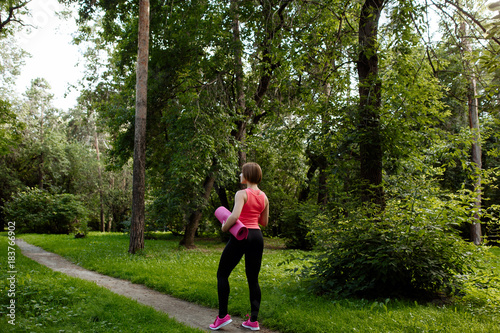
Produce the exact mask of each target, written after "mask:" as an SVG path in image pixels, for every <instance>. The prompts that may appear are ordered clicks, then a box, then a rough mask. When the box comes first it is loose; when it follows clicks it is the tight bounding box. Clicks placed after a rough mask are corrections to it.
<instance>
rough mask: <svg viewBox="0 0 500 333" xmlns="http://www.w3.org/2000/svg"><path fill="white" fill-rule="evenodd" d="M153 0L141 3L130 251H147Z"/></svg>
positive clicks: (141, 1)
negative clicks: (148, 122)
mask: <svg viewBox="0 0 500 333" xmlns="http://www.w3.org/2000/svg"><path fill="white" fill-rule="evenodd" d="M148 59H149V0H140V2H139V40H138V52H137V69H136V71H137V81H136V102H135V105H136V106H135V135H134V171H133V184H132V223H131V225H130V245H129V250H128V251H129V252H130V253H136V252H137V250H140V249H143V248H144V226H145V221H144V220H145V206H144V196H145V191H146V115H147V103H148V98H147V96H148V94H147V93H148Z"/></svg>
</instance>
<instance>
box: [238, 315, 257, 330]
mask: <svg viewBox="0 0 500 333" xmlns="http://www.w3.org/2000/svg"><path fill="white" fill-rule="evenodd" d="M247 317H250V316H249V315H247ZM241 326H243V327H245V328H249V329H251V330H252V331H258V330H260V327H259V322H258V321H250V318H248V319H247V320H246V321H244V322H243V324H241Z"/></svg>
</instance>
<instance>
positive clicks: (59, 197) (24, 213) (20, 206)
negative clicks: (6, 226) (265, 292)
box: [4, 188, 87, 234]
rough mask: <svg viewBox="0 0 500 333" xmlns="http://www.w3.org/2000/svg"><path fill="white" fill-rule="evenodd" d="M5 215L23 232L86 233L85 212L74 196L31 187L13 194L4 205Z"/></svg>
mask: <svg viewBox="0 0 500 333" xmlns="http://www.w3.org/2000/svg"><path fill="white" fill-rule="evenodd" d="M4 212H5V215H6V218H7V220H8V221H15V222H16V230H17V231H18V232H21V233H47V234H69V233H72V232H74V233H77V232H78V233H84V234H86V233H87V214H86V210H85V208H84V206H83V204H82V202H80V201H79V200H78V199H77V198H76V196H74V195H72V194H50V193H48V192H46V191H42V190H39V189H36V188H31V189H28V190H27V191H23V192H19V193H17V194H16V195H14V196H13V198H12V200H10V201H9V202H7V203H6V204H5V206H4Z"/></svg>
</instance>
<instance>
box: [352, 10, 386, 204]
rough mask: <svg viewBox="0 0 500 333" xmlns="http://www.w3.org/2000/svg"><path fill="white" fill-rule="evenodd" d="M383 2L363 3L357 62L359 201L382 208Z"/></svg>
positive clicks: (383, 200) (383, 202)
mask: <svg viewBox="0 0 500 333" xmlns="http://www.w3.org/2000/svg"><path fill="white" fill-rule="evenodd" d="M383 6H384V0H366V1H365V3H364V4H363V7H362V10H361V16H360V19H359V44H360V49H361V51H360V55H359V60H358V63H357V67H358V76H359V98H360V103H359V120H358V135H359V148H360V168H361V170H360V171H361V172H360V176H361V181H362V185H361V198H362V201H363V202H371V203H375V204H376V205H378V206H379V208H380V210H383V209H384V207H385V195H384V189H383V186H382V157H383V152H382V142H381V135H380V107H381V103H382V102H381V95H380V89H381V86H382V82H381V80H380V78H379V75H378V50H377V47H378V46H377V45H378V42H377V33H378V23H379V18H380V13H381V11H382V8H383Z"/></svg>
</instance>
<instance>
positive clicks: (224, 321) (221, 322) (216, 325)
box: [209, 314, 233, 331]
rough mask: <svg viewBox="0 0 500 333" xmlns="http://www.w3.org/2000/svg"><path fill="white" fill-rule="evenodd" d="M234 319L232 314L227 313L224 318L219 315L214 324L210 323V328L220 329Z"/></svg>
mask: <svg viewBox="0 0 500 333" xmlns="http://www.w3.org/2000/svg"><path fill="white" fill-rule="evenodd" d="M232 321H233V320H232V319H231V316H230V315H228V314H227V315H226V316H225V317H224V318H222V319H221V318H219V316H217V318H215V321H214V323H213V324H210V326H209V327H210V329H211V330H212V331H215V330H218V329H219V328H221V327H224V326H226V325H227V324H229V323H231V322H232Z"/></svg>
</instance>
